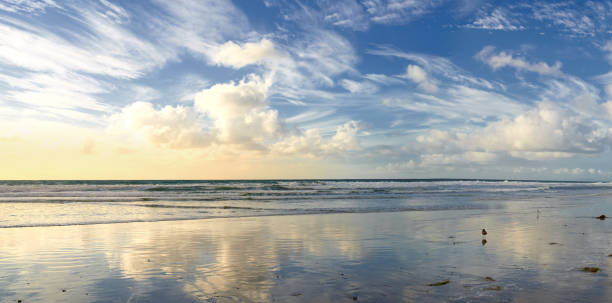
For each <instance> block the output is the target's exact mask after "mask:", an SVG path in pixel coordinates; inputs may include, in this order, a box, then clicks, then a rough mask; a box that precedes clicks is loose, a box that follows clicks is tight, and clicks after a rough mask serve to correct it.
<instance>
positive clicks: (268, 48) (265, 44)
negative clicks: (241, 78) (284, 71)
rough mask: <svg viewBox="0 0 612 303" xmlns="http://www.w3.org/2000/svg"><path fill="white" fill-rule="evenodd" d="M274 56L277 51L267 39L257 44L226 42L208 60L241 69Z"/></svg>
mask: <svg viewBox="0 0 612 303" xmlns="http://www.w3.org/2000/svg"><path fill="white" fill-rule="evenodd" d="M276 55H277V51H276V49H275V47H274V43H273V42H272V41H270V40H268V39H262V40H261V41H259V42H247V43H244V44H243V45H238V44H236V43H234V42H233V41H228V42H226V43H224V44H222V45H220V46H219V47H218V49H217V50H216V52H215V53H214V54H212V55H211V58H210V59H211V61H212V62H213V63H214V64H219V65H225V66H230V67H233V68H242V67H244V66H247V65H251V64H258V63H262V62H263V61H264V60H266V59H270V58H274V57H275V56H276Z"/></svg>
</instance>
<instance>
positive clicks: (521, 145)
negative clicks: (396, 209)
mask: <svg viewBox="0 0 612 303" xmlns="http://www.w3.org/2000/svg"><path fill="white" fill-rule="evenodd" d="M417 142H419V143H420V144H421V145H422V147H423V148H425V149H426V150H429V151H432V150H434V151H435V150H439V149H440V148H441V147H442V146H443V147H444V149H445V150H446V152H445V154H449V153H452V152H455V153H457V152H459V153H460V152H486V153H497V154H507V155H510V156H513V157H517V158H524V159H532V160H533V159H551V158H568V157H572V156H575V155H577V154H594V153H601V152H603V151H605V150H606V149H608V148H609V147H610V145H611V144H612V132H611V130H610V129H608V128H607V127H606V126H605V125H602V124H601V123H598V122H597V121H594V120H592V119H591V118H589V117H586V116H584V115H581V114H579V113H577V112H574V111H572V110H570V109H567V108H562V107H560V106H558V105H556V104H554V103H551V102H541V103H540V104H538V106H537V107H535V108H533V109H531V110H529V111H527V112H525V113H523V114H521V115H518V116H517V117H515V118H514V119H511V120H502V121H498V122H494V123H490V124H489V125H487V126H486V127H484V128H482V129H476V130H474V131H472V132H470V133H460V132H448V131H439V130H433V131H431V132H430V133H429V134H427V135H422V136H419V137H418V138H417ZM444 149H442V150H443V151H444Z"/></svg>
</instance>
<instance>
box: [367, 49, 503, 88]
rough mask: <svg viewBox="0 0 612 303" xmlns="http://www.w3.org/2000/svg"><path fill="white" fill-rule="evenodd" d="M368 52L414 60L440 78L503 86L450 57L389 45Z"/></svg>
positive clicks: (488, 86)
mask: <svg viewBox="0 0 612 303" xmlns="http://www.w3.org/2000/svg"><path fill="white" fill-rule="evenodd" d="M367 53H369V54H372V55H378V56H390V57H397V58H402V59H406V60H409V61H413V62H415V63H417V64H418V65H419V66H421V67H422V68H423V69H424V70H425V71H426V72H427V73H429V74H431V75H434V76H436V77H438V78H445V79H447V80H449V81H452V82H457V83H459V84H465V85H473V86H478V87H483V88H486V89H494V88H502V89H503V85H500V84H498V83H492V82H490V81H488V80H486V79H482V78H476V77H473V76H471V75H470V74H468V73H467V72H465V71H464V70H462V69H461V68H459V67H458V66H456V65H455V64H453V63H452V62H451V61H450V60H449V59H447V58H443V57H437V56H430V55H425V54H418V53H406V52H402V51H399V50H395V49H392V48H389V47H384V46H383V47H379V48H377V49H371V50H368V51H367Z"/></svg>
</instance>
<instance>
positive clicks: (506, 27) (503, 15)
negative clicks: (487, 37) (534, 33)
mask: <svg viewBox="0 0 612 303" xmlns="http://www.w3.org/2000/svg"><path fill="white" fill-rule="evenodd" d="M517 24H518V22H517V21H515V20H511V19H510V18H509V17H508V12H507V11H506V10H505V9H503V8H501V7H498V8H495V9H494V10H493V11H492V12H491V13H490V14H481V16H479V17H478V18H477V19H476V20H474V22H472V23H471V24H468V25H466V27H468V28H474V29H486V30H502V31H516V30H522V29H524V27H523V26H521V25H517Z"/></svg>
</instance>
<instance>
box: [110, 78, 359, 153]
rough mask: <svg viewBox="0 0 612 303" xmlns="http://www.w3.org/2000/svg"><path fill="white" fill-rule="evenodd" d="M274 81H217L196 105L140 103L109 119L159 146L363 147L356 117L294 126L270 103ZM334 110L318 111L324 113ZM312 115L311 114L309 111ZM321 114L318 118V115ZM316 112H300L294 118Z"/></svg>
mask: <svg viewBox="0 0 612 303" xmlns="http://www.w3.org/2000/svg"><path fill="white" fill-rule="evenodd" d="M268 88H269V83H268V82H266V81H264V80H263V79H261V78H260V77H257V76H254V75H251V76H249V77H247V78H245V79H243V80H241V81H239V82H229V83H222V84H216V85H213V86H212V87H210V88H207V89H204V90H202V91H200V92H199V93H197V94H196V95H195V99H194V106H193V107H188V106H180V105H179V106H165V107H163V108H161V109H156V108H155V107H154V106H153V105H152V104H151V103H148V102H135V103H133V104H131V105H129V106H126V107H125V108H123V109H122V110H121V112H120V113H117V114H114V115H112V116H111V117H110V119H109V122H110V123H109V124H110V126H109V130H110V131H111V132H112V133H118V134H123V135H126V134H127V135H129V134H132V135H136V136H138V137H141V138H142V139H144V140H146V141H149V142H151V143H153V144H154V145H157V146H165V147H170V148H197V147H206V146H207V145H209V144H215V145H216V146H221V147H223V146H226V147H232V148H234V149H235V148H236V147H238V148H239V149H243V150H257V151H266V152H272V153H278V154H305V155H310V156H320V155H330V154H339V153H344V152H347V151H350V150H353V149H357V148H359V142H358V140H357V132H358V131H359V130H360V129H361V128H362V127H361V125H360V124H359V123H358V122H355V121H350V122H347V123H345V124H343V125H341V126H339V127H338V128H337V129H336V132H335V134H334V135H333V136H328V137H326V136H323V135H321V134H320V130H319V129H317V128H311V129H307V130H304V131H301V130H299V129H297V128H294V127H293V128H290V127H288V126H287V125H286V122H285V121H283V120H282V119H280V118H279V116H278V111H277V110H275V109H272V108H271V107H270V105H269V103H268V99H267V91H268ZM328 114H330V112H325V113H322V114H321V113H318V114H317V113H315V114H314V115H315V116H319V117H323V116H325V115H328ZM308 115H311V114H306V116H308ZM315 118H316V117H315ZM300 119H301V120H304V119H306V120H308V119H312V117H310V118H309V117H295V118H294V119H293V120H291V121H294V122H295V121H297V120H300Z"/></svg>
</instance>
